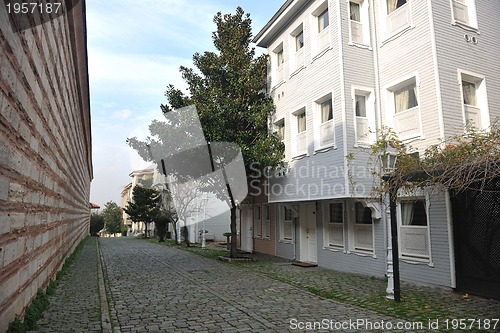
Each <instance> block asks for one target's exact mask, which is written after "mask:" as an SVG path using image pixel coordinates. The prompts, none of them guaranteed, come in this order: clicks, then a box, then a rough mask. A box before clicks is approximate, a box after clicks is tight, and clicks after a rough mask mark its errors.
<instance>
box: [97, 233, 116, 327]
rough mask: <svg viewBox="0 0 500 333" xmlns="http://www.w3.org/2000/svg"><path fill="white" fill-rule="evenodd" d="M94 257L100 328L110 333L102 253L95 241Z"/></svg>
mask: <svg viewBox="0 0 500 333" xmlns="http://www.w3.org/2000/svg"><path fill="white" fill-rule="evenodd" d="M95 244H96V256H97V277H98V280H99V298H100V300H101V327H102V332H103V333H112V332H113V330H112V327H111V318H110V315H109V306H108V296H107V293H106V286H105V280H104V273H103V270H102V260H103V259H102V253H101V250H100V248H99V242H98V241H97V240H96V242H95Z"/></svg>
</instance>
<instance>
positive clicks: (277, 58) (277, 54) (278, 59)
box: [271, 43, 285, 85]
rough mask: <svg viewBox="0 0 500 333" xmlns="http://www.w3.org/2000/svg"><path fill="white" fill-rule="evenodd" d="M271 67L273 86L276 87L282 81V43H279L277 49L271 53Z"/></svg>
mask: <svg viewBox="0 0 500 333" xmlns="http://www.w3.org/2000/svg"><path fill="white" fill-rule="evenodd" d="M271 60H272V65H273V67H274V71H273V75H274V80H273V85H276V84H278V83H280V82H281V81H283V78H284V69H283V68H284V67H285V66H284V63H285V56H284V54H283V43H281V44H280V45H279V46H278V47H277V48H275V49H274V51H273V58H272V59H271Z"/></svg>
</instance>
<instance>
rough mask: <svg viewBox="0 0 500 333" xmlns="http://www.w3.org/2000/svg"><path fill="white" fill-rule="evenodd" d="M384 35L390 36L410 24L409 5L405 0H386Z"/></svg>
mask: <svg viewBox="0 0 500 333" xmlns="http://www.w3.org/2000/svg"><path fill="white" fill-rule="evenodd" d="M386 9H387V17H386V35H387V37H391V36H394V35H397V34H398V33H400V32H402V31H404V30H406V29H407V28H409V27H411V26H412V17H411V6H410V3H407V1H406V0H386Z"/></svg>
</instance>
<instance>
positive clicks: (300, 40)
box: [295, 30, 304, 51]
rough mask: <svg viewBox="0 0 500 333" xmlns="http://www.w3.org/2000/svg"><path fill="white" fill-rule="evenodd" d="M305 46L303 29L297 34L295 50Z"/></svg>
mask: <svg viewBox="0 0 500 333" xmlns="http://www.w3.org/2000/svg"><path fill="white" fill-rule="evenodd" d="M303 47H304V31H303V30H301V31H300V32H299V33H298V34H297V35H296V36H295V51H298V50H300V49H301V48H303Z"/></svg>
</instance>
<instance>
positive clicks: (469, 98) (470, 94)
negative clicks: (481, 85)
mask: <svg viewBox="0 0 500 333" xmlns="http://www.w3.org/2000/svg"><path fill="white" fill-rule="evenodd" d="M462 93H463V95H464V104H465V105H472V106H477V100H476V84H475V83H473V82H467V81H463V80H462Z"/></svg>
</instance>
